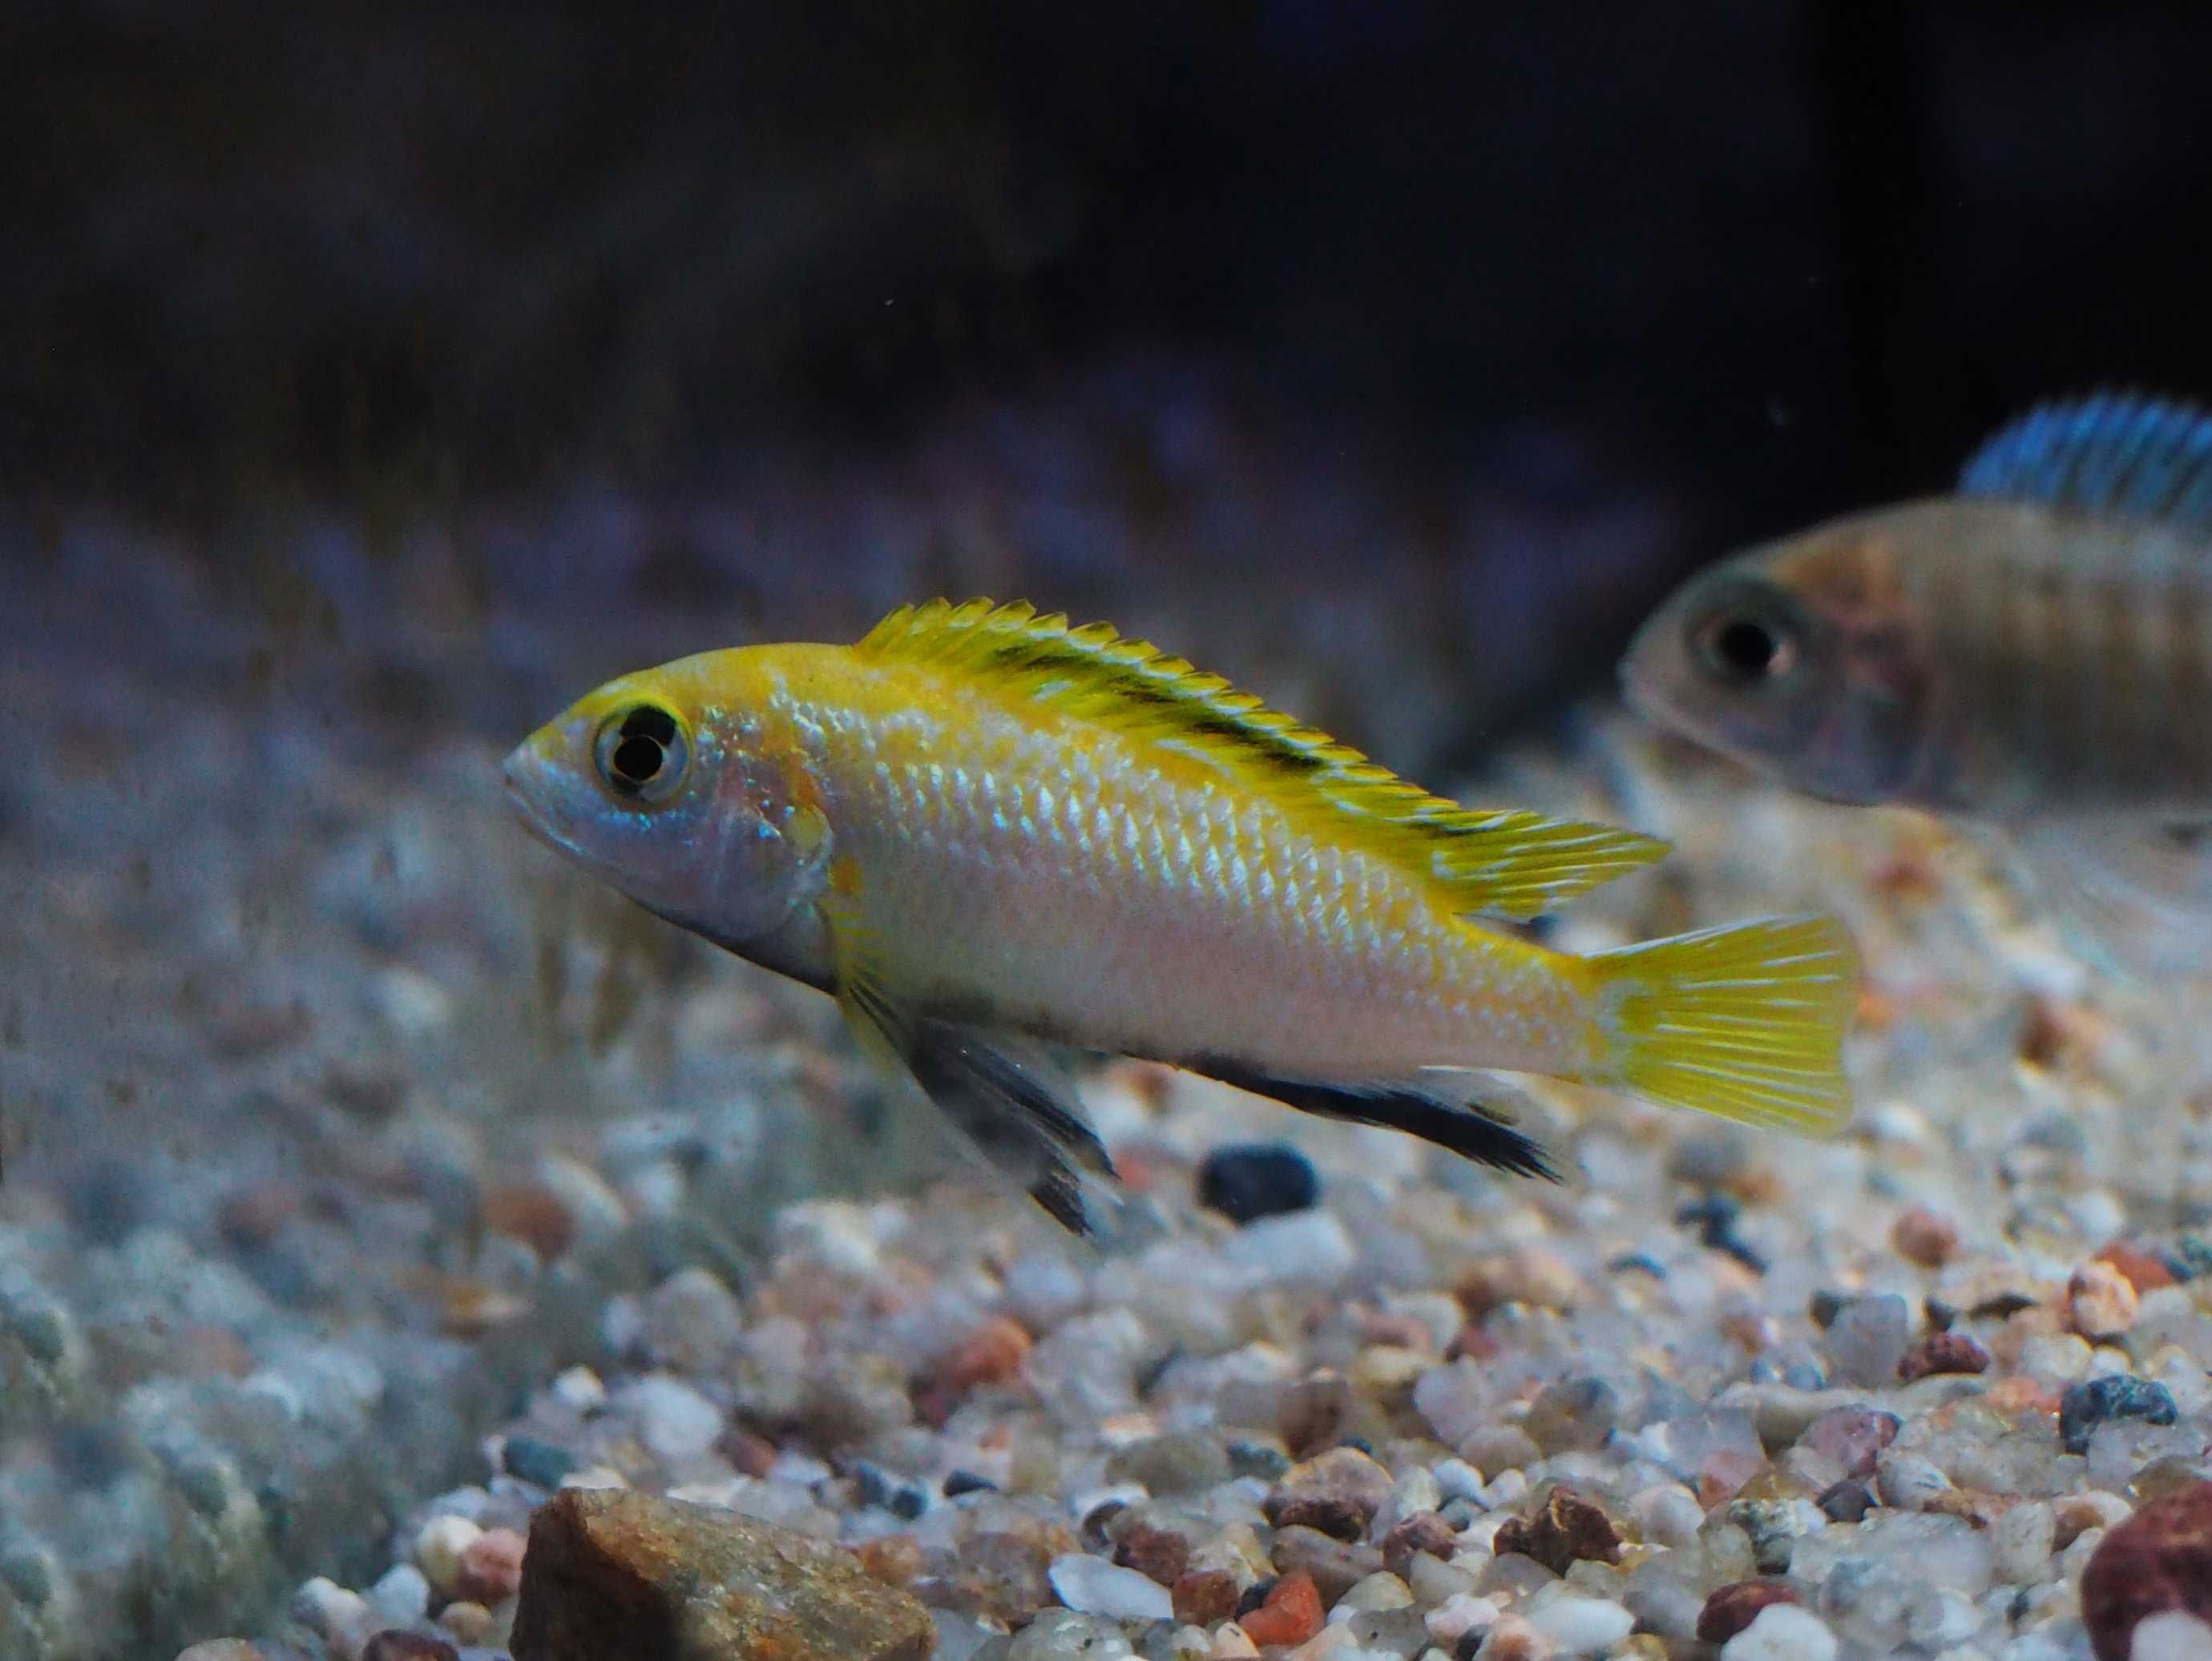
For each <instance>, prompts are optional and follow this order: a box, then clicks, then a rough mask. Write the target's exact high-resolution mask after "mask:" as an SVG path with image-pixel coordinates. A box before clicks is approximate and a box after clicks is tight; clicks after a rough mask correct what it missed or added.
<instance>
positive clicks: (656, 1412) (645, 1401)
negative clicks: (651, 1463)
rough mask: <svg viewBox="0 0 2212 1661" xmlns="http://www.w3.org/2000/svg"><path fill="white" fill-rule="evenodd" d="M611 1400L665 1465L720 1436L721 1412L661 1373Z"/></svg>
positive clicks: (708, 1445) (705, 1448)
mask: <svg viewBox="0 0 2212 1661" xmlns="http://www.w3.org/2000/svg"><path fill="white" fill-rule="evenodd" d="M611 1400H612V1404H613V1405H614V1406H615V1407H616V1408H617V1409H619V1410H621V1411H623V1412H625V1413H627V1414H629V1415H630V1417H631V1419H632V1420H633V1421H634V1422H635V1424H636V1426H637V1437H638V1440H639V1441H641V1442H642V1443H644V1444H645V1445H646V1447H647V1449H649V1450H650V1451H652V1453H653V1456H654V1457H656V1458H659V1459H660V1460H662V1461H663V1462H664V1463H669V1464H676V1463H681V1462H683V1461H684V1460H687V1459H696V1458H698V1457H701V1456H702V1455H703V1454H705V1453H707V1452H708V1451H710V1450H711V1449H712V1448H713V1447H714V1443H715V1440H716V1439H717V1438H719V1437H720V1435H721V1433H722V1411H721V1409H720V1408H718V1407H716V1406H715V1405H714V1403H713V1402H710V1401H708V1399H707V1398H706V1397H705V1396H702V1395H701V1394H700V1393H699V1392H698V1391H697V1390H694V1389H693V1388H692V1387H691V1386H690V1385H689V1384H685V1383H684V1381H683V1380H682V1379H680V1378H671V1377H669V1376H667V1375H666V1374H664V1373H650V1374H647V1376H646V1377H644V1378H638V1379H635V1380H633V1381H632V1382H630V1383H629V1384H625V1385H623V1388H622V1389H620V1390H617V1391H616V1392H615V1393H614V1396H613V1397H612V1398H611ZM433 1578H434V1579H435V1577H433Z"/></svg>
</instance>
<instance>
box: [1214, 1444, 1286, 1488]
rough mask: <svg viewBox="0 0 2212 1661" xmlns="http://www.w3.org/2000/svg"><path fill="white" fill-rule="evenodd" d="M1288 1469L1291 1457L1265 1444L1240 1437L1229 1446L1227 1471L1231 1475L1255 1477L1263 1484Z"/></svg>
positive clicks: (1271, 1480) (1277, 1448)
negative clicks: (1228, 1470)
mask: <svg viewBox="0 0 2212 1661" xmlns="http://www.w3.org/2000/svg"><path fill="white" fill-rule="evenodd" d="M1290 1468H1291V1456H1290V1455H1289V1454H1287V1453H1285V1452H1284V1451H1282V1449H1280V1448H1279V1447H1273V1446H1270V1445H1268V1444H1267V1443H1266V1442H1254V1441H1249V1440H1247V1439H1245V1438H1243V1437H1241V1436H1240V1437H1237V1438H1236V1439H1233V1440H1231V1443H1230V1444H1229V1469H1230V1472H1231V1475H1237V1476H1256V1477H1258V1478H1259V1479H1260V1480H1261V1482H1273V1481H1274V1480H1275V1479H1276V1478H1277V1477H1278V1476H1280V1475H1282V1474H1283V1473H1284V1472H1285V1471H1286V1470H1288V1469H1290Z"/></svg>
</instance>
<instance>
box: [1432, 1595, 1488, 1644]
mask: <svg viewBox="0 0 2212 1661" xmlns="http://www.w3.org/2000/svg"><path fill="white" fill-rule="evenodd" d="M1423 1619H1424V1620H1425V1621H1426V1623H1427V1625H1428V1628H1429V1636H1430V1637H1431V1638H1433V1639H1435V1640H1437V1642H1438V1643H1440V1644H1456V1643H1458V1642H1459V1640H1461V1639H1462V1638H1464V1637H1466V1636H1467V1635H1468V1634H1469V1633H1471V1632H1480V1631H1482V1630H1483V1628H1486V1627H1490V1626H1492V1625H1495V1624H1496V1622H1497V1620H1498V1605H1497V1604H1496V1603H1492V1602H1491V1600H1490V1599H1489V1598H1487V1597H1474V1596H1472V1595H1470V1594H1468V1593H1466V1592H1462V1593H1461V1594H1460V1595H1459V1596H1458V1597H1449V1598H1447V1599H1445V1600H1444V1602H1443V1603H1440V1604H1438V1605H1437V1607H1436V1608H1435V1609H1431V1610H1430V1611H1429V1612H1428V1614H1427V1615H1425V1616H1424V1617H1423Z"/></svg>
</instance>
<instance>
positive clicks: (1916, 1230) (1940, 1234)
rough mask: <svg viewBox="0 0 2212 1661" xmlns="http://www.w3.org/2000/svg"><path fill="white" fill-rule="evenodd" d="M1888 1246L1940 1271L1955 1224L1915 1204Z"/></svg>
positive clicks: (1954, 1240)
mask: <svg viewBox="0 0 2212 1661" xmlns="http://www.w3.org/2000/svg"><path fill="white" fill-rule="evenodd" d="M1889 1243H1890V1244H1891V1245H1892V1246H1893V1248H1895V1250H1896V1252H1897V1255H1898V1256H1900V1257H1903V1258H1905V1259H1906V1260H1907V1261H1908V1262H1916V1263H1917V1264H1919V1265H1920V1266H1921V1268H1923V1269H1941V1268H1942V1267H1943V1265H1944V1264H1945V1263H1947V1262H1950V1260H1951V1254H1952V1253H1954V1251H1956V1250H1958V1249H1959V1229H1958V1225H1957V1224H1955V1223H1954V1222H1953V1221H1952V1220H1950V1219H1949V1218H1948V1217H1946V1216H1944V1215H1943V1214H1942V1213H1941V1212H1936V1211H1930V1210H1929V1208H1927V1207H1926V1206H1918V1205H1917V1206H1914V1207H1913V1208H1912V1209H1911V1210H1910V1211H1907V1212H1905V1213H1904V1214H1902V1215H1900V1216H1899V1218H1898V1220H1897V1221H1896V1222H1895V1223H1894V1224H1893V1225H1892V1226H1891V1227H1890V1231H1889ZM1723 1590H1726V1588H1723Z"/></svg>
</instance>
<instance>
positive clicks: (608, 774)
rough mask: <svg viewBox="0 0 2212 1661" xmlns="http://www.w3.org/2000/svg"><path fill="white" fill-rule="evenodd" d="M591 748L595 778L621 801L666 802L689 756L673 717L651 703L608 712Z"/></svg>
mask: <svg viewBox="0 0 2212 1661" xmlns="http://www.w3.org/2000/svg"><path fill="white" fill-rule="evenodd" d="M592 748H593V751H594V753H595V756H596V758H597V760H598V763H599V777H600V778H601V779H602V780H604V781H605V783H606V787H607V788H608V789H609V790H611V791H612V792H613V793H614V794H616V795H617V796H620V797H621V798H622V799H623V800H625V801H646V802H663V801H665V800H668V798H669V797H670V796H671V794H674V793H675V790H676V787H677V786H678V784H679V783H681V782H683V778H684V768H685V766H686V764H688V762H689V760H690V745H688V744H686V743H685V741H684V729H683V728H682V727H680V726H678V723H677V720H676V717H675V716H673V715H670V714H669V713H668V711H667V710H665V709H662V708H660V707H659V705H658V704H652V703H641V704H639V705H637V706H636V707H635V708H634V709H627V710H624V711H623V713H622V714H620V715H611V716H609V717H608V719H607V720H606V721H605V723H604V724H603V725H602V726H601V727H600V728H599V739H598V741H597V742H596V743H595V744H594V745H593V746H592Z"/></svg>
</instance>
